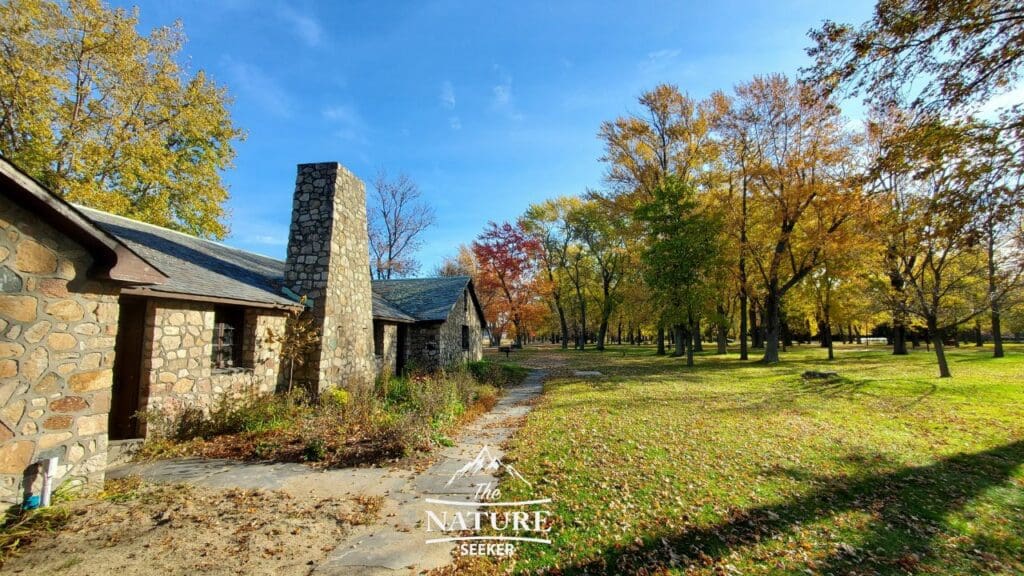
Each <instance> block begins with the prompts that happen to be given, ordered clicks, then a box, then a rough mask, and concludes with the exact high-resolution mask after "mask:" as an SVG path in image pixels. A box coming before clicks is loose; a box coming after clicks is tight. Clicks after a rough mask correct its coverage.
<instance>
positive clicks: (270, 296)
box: [77, 206, 295, 306]
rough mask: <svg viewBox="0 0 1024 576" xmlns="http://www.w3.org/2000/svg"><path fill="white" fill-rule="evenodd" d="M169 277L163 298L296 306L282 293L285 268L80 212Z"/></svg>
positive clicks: (102, 215) (215, 244) (246, 254)
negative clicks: (171, 294)
mask: <svg viewBox="0 0 1024 576" xmlns="http://www.w3.org/2000/svg"><path fill="white" fill-rule="evenodd" d="M77 208H78V209H80V210H81V211H82V212H83V213H84V214H85V215H86V216H88V217H89V218H91V219H92V220H93V222H95V223H96V224H98V225H99V226H100V228H103V229H104V230H106V231H107V232H108V233H110V234H112V235H113V236H115V237H116V238H117V239H118V240H120V241H122V242H124V243H125V244H127V245H128V246H129V247H130V248H131V249H132V250H134V251H135V252H136V253H138V254H139V255H140V256H142V257H143V258H145V259H146V260H148V261H149V262H151V263H152V264H153V265H155V266H156V267H157V268H159V269H160V270H161V271H162V272H163V273H164V274H167V276H168V277H169V278H168V280H167V282H165V283H163V284H162V285H160V286H159V287H158V288H159V290H160V291H162V292H174V293H177V294H189V295H193V296H209V297H215V298H231V299H235V300H245V301H250V302H259V303H263V304H277V305H284V306H294V305H295V301H293V300H290V299H288V298H287V297H285V296H284V295H283V294H282V293H281V280H282V279H283V278H284V262H282V261H280V260H275V259H274V258H270V257H267V256H261V255H259V254H253V253H252V252H247V251H245V250H239V249H238V248H232V247H230V246H225V245H224V244H220V243H219V242H213V241H211V240H204V239H202V238H197V237H195V236H190V235H188V234H184V233H182V232H176V231H174V230H168V229H167V228H161V227H160V226H154V225H152V224H146V223H144V222H138V221H136V220H132V219H130V218H124V217H122V216H115V215H113V214H109V213H107V212H101V211H99V210H94V209H92V208H86V207H83V206H77Z"/></svg>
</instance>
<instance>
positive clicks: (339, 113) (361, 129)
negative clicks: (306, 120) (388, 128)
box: [323, 104, 366, 141]
mask: <svg viewBox="0 0 1024 576" xmlns="http://www.w3.org/2000/svg"><path fill="white" fill-rule="evenodd" d="M323 117H324V118H325V119H326V120H328V121H330V122H331V123H333V124H334V125H335V126H336V128H337V130H335V136H337V137H338V138H340V139H342V140H349V141H364V140H365V132H366V122H364V121H363V117H362V116H361V115H360V114H359V111H358V110H356V109H355V107H354V106H351V105H349V104H337V105H334V106H329V107H327V108H325V109H324V111H323Z"/></svg>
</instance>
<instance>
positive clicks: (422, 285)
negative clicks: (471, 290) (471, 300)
mask: <svg viewBox="0 0 1024 576" xmlns="http://www.w3.org/2000/svg"><path fill="white" fill-rule="evenodd" d="M469 280H470V279H469V277H468V276H453V277H446V278H403V279H401V280H374V281H373V292H374V293H375V294H377V295H379V296H382V297H383V298H384V299H386V300H387V301H388V302H391V303H392V304H394V305H395V306H398V307H399V308H400V309H401V310H403V311H405V312H406V313H407V314H409V315H410V316H412V317H414V318H416V319H417V320H419V321H421V322H436V321H438V320H442V321H443V320H447V319H448V314H449V313H451V311H452V307H453V306H455V303H456V302H458V301H459V297H460V296H462V291H463V290H465V289H466V286H467V285H468V284H469Z"/></svg>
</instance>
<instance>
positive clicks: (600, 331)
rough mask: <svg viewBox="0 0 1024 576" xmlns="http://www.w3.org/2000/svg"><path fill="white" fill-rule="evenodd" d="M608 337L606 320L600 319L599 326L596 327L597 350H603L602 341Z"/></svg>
mask: <svg viewBox="0 0 1024 576" xmlns="http://www.w3.org/2000/svg"><path fill="white" fill-rule="evenodd" d="M607 337H608V319H607V318H601V324H600V325H599V326H598V327H597V349H598V350H604V339H605V338H607Z"/></svg>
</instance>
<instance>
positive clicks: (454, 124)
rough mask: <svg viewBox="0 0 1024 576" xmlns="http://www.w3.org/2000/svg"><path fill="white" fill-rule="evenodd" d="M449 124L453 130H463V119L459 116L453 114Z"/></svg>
mask: <svg viewBox="0 0 1024 576" xmlns="http://www.w3.org/2000/svg"><path fill="white" fill-rule="evenodd" d="M448 126H450V127H451V129H452V130H462V121H461V120H459V117H458V116H452V117H451V118H449V119H448Z"/></svg>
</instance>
